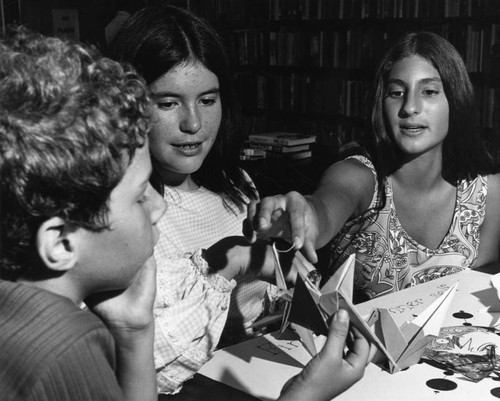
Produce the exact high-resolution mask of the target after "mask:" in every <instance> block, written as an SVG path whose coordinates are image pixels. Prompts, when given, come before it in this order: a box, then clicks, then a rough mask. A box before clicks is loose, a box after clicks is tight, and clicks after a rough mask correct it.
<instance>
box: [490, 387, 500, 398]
mask: <svg viewBox="0 0 500 401" xmlns="http://www.w3.org/2000/svg"><path fill="white" fill-rule="evenodd" d="M490 393H491V395H492V396H493V397H496V398H500V387H495V388H492V389H491V391H490Z"/></svg>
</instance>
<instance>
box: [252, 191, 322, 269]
mask: <svg viewBox="0 0 500 401" xmlns="http://www.w3.org/2000/svg"><path fill="white" fill-rule="evenodd" d="M243 235H245V237H246V238H247V239H248V240H249V241H250V242H254V241H256V240H257V239H269V238H283V239H284V240H286V241H288V242H290V243H293V245H294V248H295V249H302V252H303V253H304V254H305V256H306V257H307V259H308V260H309V261H310V262H311V263H316V262H317V261H318V257H317V255H316V249H315V243H316V238H317V237H318V224H317V222H316V214H315V212H314V210H313V206H312V204H311V203H309V202H308V201H307V199H306V198H305V197H304V196H303V195H301V194H299V193H298V192H294V191H292V192H289V193H287V194H285V195H275V196H268V197H265V198H263V199H261V200H260V201H253V202H251V203H250V205H249V206H248V212H247V219H246V220H245V222H244V224H243Z"/></svg>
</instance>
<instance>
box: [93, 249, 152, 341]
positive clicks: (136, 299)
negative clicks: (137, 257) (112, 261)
mask: <svg viewBox="0 0 500 401" xmlns="http://www.w3.org/2000/svg"><path fill="white" fill-rule="evenodd" d="M155 296H156V262H155V260H154V257H153V256H151V257H150V258H149V259H148V260H147V261H146V263H145V264H144V265H143V266H142V267H141V268H140V269H139V271H138V272H137V274H136V276H135V279H134V281H133V282H132V284H131V285H130V286H129V287H128V288H126V289H125V290H121V291H110V292H105V293H100V294H96V295H94V296H92V297H91V298H90V299H87V300H85V303H86V304H87V305H88V306H89V308H90V309H91V310H92V311H93V312H94V313H96V314H97V315H99V316H100V317H101V319H102V320H103V321H104V322H105V323H106V325H107V326H108V328H109V329H110V330H111V331H112V332H113V334H119V332H121V331H124V332H130V331H136V330H138V331H140V330H143V329H147V328H149V326H152V325H153V323H154V319H153V303H154V300H155ZM117 331H118V333H117Z"/></svg>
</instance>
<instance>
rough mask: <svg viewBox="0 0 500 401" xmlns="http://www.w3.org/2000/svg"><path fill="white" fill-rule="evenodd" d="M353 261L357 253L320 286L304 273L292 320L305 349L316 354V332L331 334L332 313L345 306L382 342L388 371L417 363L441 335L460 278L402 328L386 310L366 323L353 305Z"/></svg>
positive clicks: (371, 338) (380, 346) (378, 310)
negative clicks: (440, 331) (329, 328)
mask: <svg viewBox="0 0 500 401" xmlns="http://www.w3.org/2000/svg"><path fill="white" fill-rule="evenodd" d="M354 265H355V254H352V255H350V256H349V258H348V259H347V260H346V261H345V262H344V263H343V265H342V266H341V267H340V268H339V269H338V270H337V271H336V272H335V274H334V275H333V276H332V277H331V278H330V279H329V280H328V281H327V283H326V284H325V285H324V286H323V287H322V288H321V289H318V288H317V286H316V285H315V284H314V283H312V282H311V281H310V280H309V279H308V277H307V275H303V274H301V273H300V272H299V275H298V277H297V282H296V284H295V289H294V293H293V299H292V304H291V309H290V314H289V316H288V319H289V321H290V322H291V326H292V327H293V328H294V329H295V330H296V331H297V334H298V335H299V336H300V337H301V341H302V343H303V344H304V347H305V348H306V349H307V350H308V351H309V353H310V354H311V355H312V356H314V355H316V353H317V352H318V350H317V349H316V346H315V340H314V334H322V335H327V333H328V327H329V325H330V321H331V319H332V317H333V315H334V314H335V313H336V312H337V311H338V310H339V309H341V308H342V309H345V310H347V311H348V312H349V317H350V320H351V323H352V324H353V325H354V326H355V327H356V328H357V329H358V330H359V331H360V332H361V333H362V334H363V335H364V336H365V337H366V338H367V339H368V340H369V341H371V342H372V343H374V344H375V345H376V346H377V348H378V349H379V351H380V352H381V353H382V357H383V358H384V360H385V361H386V362H387V366H386V367H387V370H389V372H391V373H395V372H397V371H399V370H402V369H405V368H407V367H409V366H411V365H413V364H415V363H417V362H418V361H419V360H420V357H421V356H422V354H423V353H424V350H425V346H426V345H427V343H428V342H429V341H430V340H431V339H432V338H434V337H436V336H438V335H439V330H440V328H441V325H442V322H443V319H444V317H445V315H446V311H447V309H448V307H449V305H450V302H451V300H452V298H453V295H454V294H455V291H456V289H457V286H458V282H456V283H455V284H454V285H453V286H452V287H451V288H449V289H448V290H447V291H446V292H445V293H444V294H443V295H442V296H441V297H440V298H438V299H437V300H436V301H434V302H433V303H432V304H431V305H430V306H428V307H427V308H426V309H425V310H424V311H423V312H422V313H420V315H418V316H417V317H416V318H415V319H413V320H412V321H411V322H405V323H403V324H402V325H401V326H400V327H398V326H397V324H396V323H395V321H394V319H393V318H392V316H391V314H390V312H389V311H388V310H387V309H382V308H376V309H374V310H372V313H371V314H370V316H369V318H368V320H367V321H365V320H364V319H363V317H362V316H361V315H360V314H359V312H358V311H357V310H356V308H355V306H354V305H353V304H352V295H353V283H354Z"/></svg>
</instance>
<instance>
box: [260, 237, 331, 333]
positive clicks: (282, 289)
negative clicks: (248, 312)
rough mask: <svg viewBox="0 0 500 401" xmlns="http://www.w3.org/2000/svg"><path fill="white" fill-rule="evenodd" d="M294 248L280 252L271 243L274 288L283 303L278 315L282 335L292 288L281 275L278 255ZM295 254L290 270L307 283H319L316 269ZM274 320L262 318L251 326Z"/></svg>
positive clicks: (301, 256)
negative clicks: (307, 280)
mask: <svg viewBox="0 0 500 401" xmlns="http://www.w3.org/2000/svg"><path fill="white" fill-rule="evenodd" d="M293 248H294V246H293V245H291V247H290V248H288V249H283V250H280V249H278V248H277V245H276V242H273V245H272V249H273V254H274V261H275V264H274V275H275V280H276V288H277V296H278V298H280V299H282V300H283V301H284V308H283V312H282V313H281V314H280V315H279V317H280V318H281V328H280V333H281V334H283V332H284V331H285V329H286V328H287V327H288V324H289V320H288V316H289V313H290V307H291V304H292V297H293V291H294V289H293V288H288V286H287V284H286V280H285V276H284V275H283V270H282V268H281V264H280V259H279V254H280V253H286V252H290V251H292V250H293ZM294 252H295V258H294V263H293V264H292V268H293V269H295V270H296V272H297V274H298V275H299V276H301V275H303V276H306V277H308V278H309V281H310V282H312V283H319V281H320V280H321V275H320V274H319V273H318V271H317V270H316V268H315V267H314V266H313V265H312V264H311V263H309V262H308V261H307V259H306V258H305V257H304V256H303V255H302V254H301V253H300V252H299V251H294ZM274 320H276V319H275V318H274V317H271V318H266V317H264V318H262V319H260V320H259V321H257V322H256V323H254V324H253V326H254V327H256V326H260V325H264V324H268V323H269V322H270V321H274Z"/></svg>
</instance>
